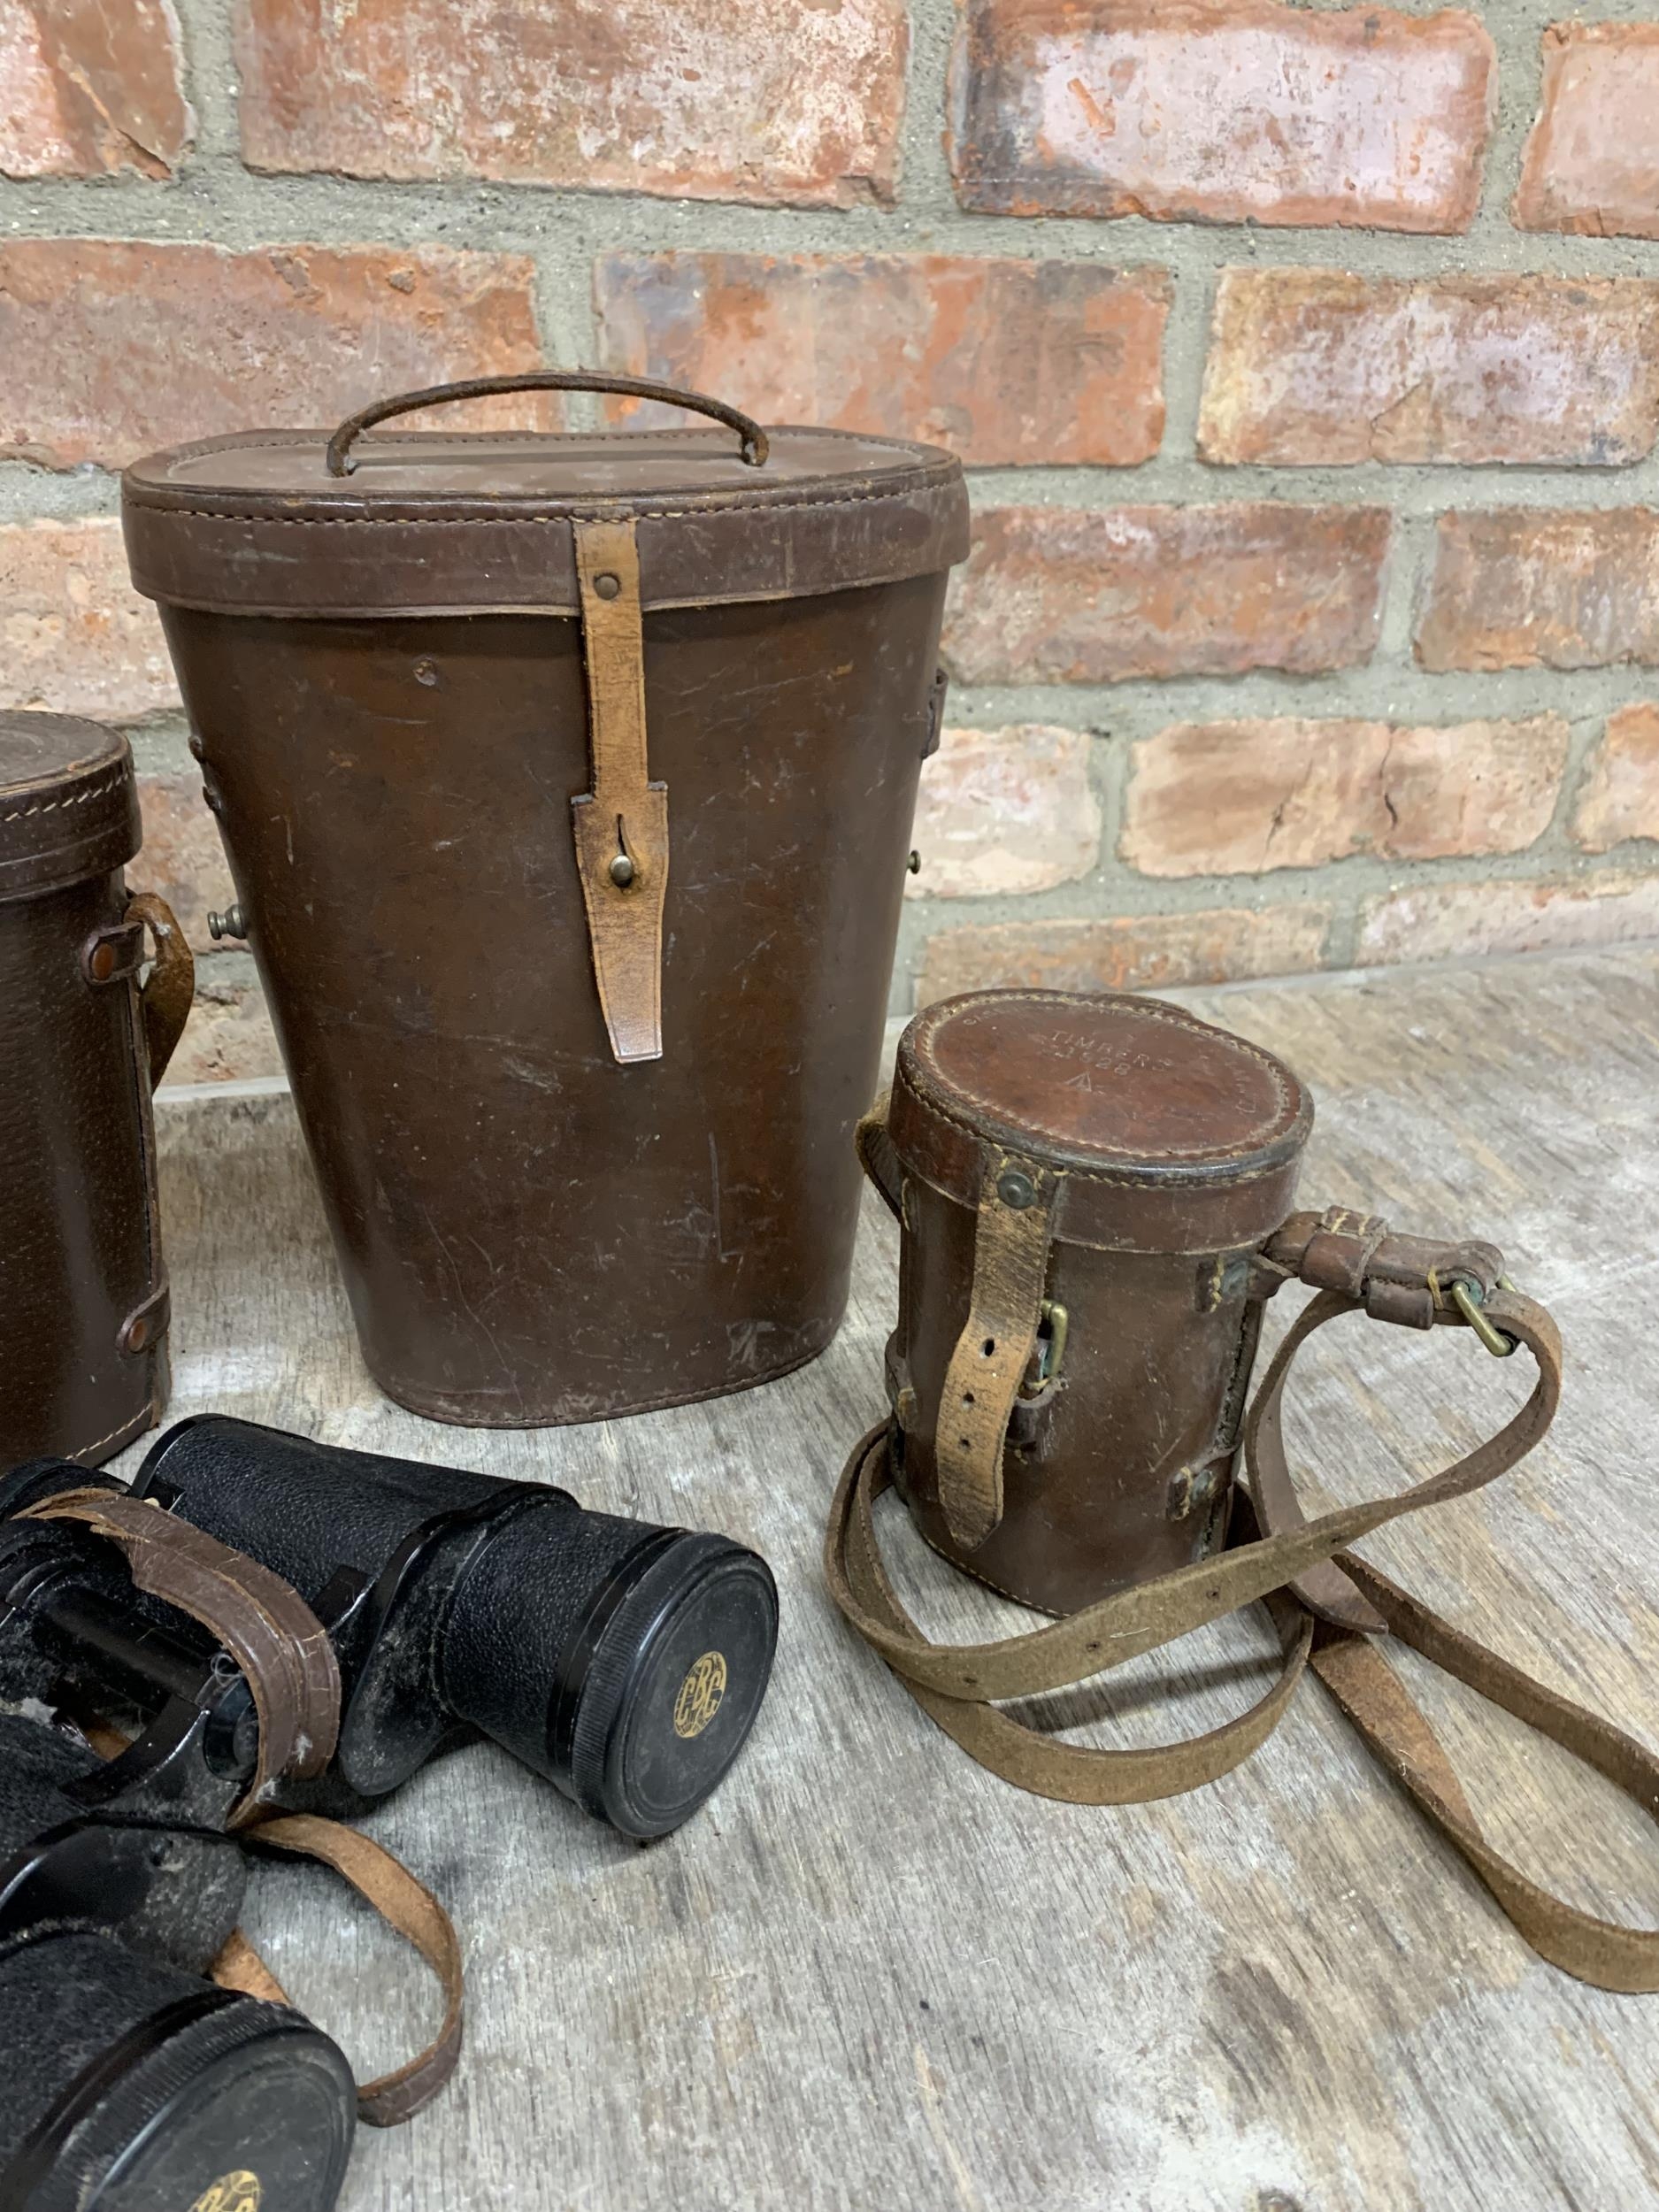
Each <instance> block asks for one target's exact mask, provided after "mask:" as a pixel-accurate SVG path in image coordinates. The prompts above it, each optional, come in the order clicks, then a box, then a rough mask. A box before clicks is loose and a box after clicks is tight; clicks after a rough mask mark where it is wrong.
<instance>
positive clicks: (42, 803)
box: [0, 714, 139, 899]
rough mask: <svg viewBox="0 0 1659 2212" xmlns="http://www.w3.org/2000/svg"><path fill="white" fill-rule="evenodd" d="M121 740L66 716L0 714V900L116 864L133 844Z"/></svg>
mask: <svg viewBox="0 0 1659 2212" xmlns="http://www.w3.org/2000/svg"><path fill="white" fill-rule="evenodd" d="M138 841H139V825H138V796H137V793H136V791H135V790H134V784H133V757H132V754H131V752H130V751H129V749H128V748H127V740H126V739H125V738H124V737H122V736H120V735H119V733H117V732H116V731H114V730H106V729H104V728H101V727H100V726H99V725H98V724H97V723H96V722H83V721H81V719H80V718H79V717H78V716H75V715H67V714H0V899H12V898H19V897H21V896H23V895H25V894H27V893H30V892H36V891H49V890H51V889H54V888H55V887H57V886H58V884H62V883H75V882H78V881H79V880H80V879H81V877H83V876H91V875H105V874H108V873H109V872H111V870H113V869H116V868H123V867H125V866H126V864H127V862H128V861H129V860H130V859H131V858H132V857H133V855H134V853H135V852H136V851H137V850H138Z"/></svg>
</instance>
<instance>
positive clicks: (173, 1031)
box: [127, 891, 196, 1091]
mask: <svg viewBox="0 0 1659 2212" xmlns="http://www.w3.org/2000/svg"><path fill="white" fill-rule="evenodd" d="M127 920H128V921H129V922H142V923H143V924H144V926H146V927H147V928H148V930H149V931H150V938H151V940H152V941H153V942H154V945H155V948H156V958H155V963H154V964H153V966H152V967H151V969H150V973H149V975H148V976H146V978H145V979H144V987H143V989H142V992H141V993H140V994H139V1000H140V1004H141V1006H142V1010H143V1016H144V1046H145V1051H146V1054H147V1056H148V1058H149V1063H150V1089H151V1090H152V1091H153V1090H154V1089H156V1087H157V1085H158V1084H159V1083H160V1081H161V1079H162V1077H163V1075H164V1074H165V1072H166V1067H167V1063H168V1061H169V1060H171V1059H172V1057H173V1049H174V1048H175V1047H176V1046H177V1044H178V1041H179V1039H180V1036H181V1035H182V1034H183V1032H184V1025H185V1023H186V1022H187V1021H188V1019H189V1018H190V1008H191V1006H192V1004H193V1003H194V1002H195V999H196V958H195V956H194V954H193V953H192V952H191V950H190V948H189V945H188V942H187V941H186V939H185V934H184V932H183V931H182V930H181V929H180V926H179V925H178V923H177V922H176V921H175V920H174V919H173V909H172V908H171V907H170V906H169V905H168V904H167V902H166V901H165V899H158V898H157V896H156V895H155V894H154V892H152V891H140V892H139V893H137V894H136V895H135V896H134V897H133V898H130V899H128V901H127Z"/></svg>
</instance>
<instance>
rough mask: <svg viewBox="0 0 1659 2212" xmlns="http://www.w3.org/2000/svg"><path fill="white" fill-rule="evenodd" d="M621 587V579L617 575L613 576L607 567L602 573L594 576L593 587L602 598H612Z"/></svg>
mask: <svg viewBox="0 0 1659 2212" xmlns="http://www.w3.org/2000/svg"><path fill="white" fill-rule="evenodd" d="M621 588H622V579H621V578H620V577H619V576H613V575H612V574H611V572H610V570H609V569H606V571H605V572H604V573H603V575H602V576H595V578H594V589H595V591H596V592H597V593H598V595H599V596H600V597H601V598H602V599H614V598H615V597H616V595H617V594H618V592H619V591H620V590H621Z"/></svg>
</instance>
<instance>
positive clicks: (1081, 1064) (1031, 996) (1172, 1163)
mask: <svg viewBox="0 0 1659 2212" xmlns="http://www.w3.org/2000/svg"><path fill="white" fill-rule="evenodd" d="M1312 1122H1313V1106H1312V1102H1311V1101H1310V1098H1309V1097H1308V1094H1307V1093H1306V1092H1305V1091H1304V1090H1303V1088H1302V1085H1301V1084H1300V1083H1299V1082H1298V1081H1297V1079H1296V1078H1295V1076H1294V1075H1293V1074H1292V1073H1291V1071H1290V1070H1289V1069H1288V1068H1287V1067H1286V1066H1285V1065H1284V1064H1283V1063H1282V1062H1281V1061H1279V1060H1277V1059H1275V1058H1274V1056H1273V1055H1272V1054H1271V1052H1266V1051H1263V1048H1261V1047H1260V1046H1259V1045H1253V1044H1251V1043H1249V1042H1248V1041H1247V1040H1246V1039H1244V1038H1242V1037H1238V1036H1234V1035H1233V1033H1232V1032H1231V1031H1228V1030H1225V1029H1217V1027H1215V1026H1214V1025H1213V1024H1211V1023H1210V1022H1204V1021H1200V1020H1199V1019H1198V1018H1197V1017H1196V1016H1195V1015H1193V1014H1188V1013H1187V1012H1185V1011H1184V1010H1182V1009H1181V1008H1179V1007H1178V1006H1171V1005H1169V1004H1167V1003H1166V1002H1164V1001H1163V1000H1161V999H1152V998H1137V997H1131V996H1128V995H1121V994H1106V993H1102V994H1100V995H1090V994H1086V993H1083V992H1077V991H978V992H972V993H970V994H968V995H965V996H963V997H959V998H951V999H945V1000H942V1001H941V1002H940V1003H939V1004H938V1005H936V1006H932V1007H930V1008H928V1010H926V1012H925V1013H923V1014H920V1015H918V1017H917V1018H916V1019H915V1020H914V1021H913V1022H912V1023H911V1024H910V1027H909V1028H908V1029H907V1030H906V1031H905V1033H904V1035H903V1037H902V1039H901V1040H900V1043H899V1056H898V1064H897V1068H896V1070H895V1082H894V1087H893V1101H892V1106H891V1110H890V1116H889V1124H888V1127H889V1133H890V1135H891V1138H892V1141H893V1143H894V1145H895V1148H896V1149H897V1151H898V1153H899V1156H900V1158H901V1160H902V1162H903V1164H904V1165H905V1166H906V1168H907V1169H909V1170H910V1171H913V1172H915V1173H918V1174H919V1175H921V1176H922V1177H923V1179H925V1180H926V1181H929V1182H931V1183H933V1185H934V1186H935V1187H938V1188H940V1189H942V1190H944V1191H946V1192H947V1193H948V1194H949V1195H951V1196H953V1197H956V1198H958V1199H960V1200H961V1202H963V1203H964V1204H967V1205H977V1204H978V1203H979V1191H980V1186H981V1181H982V1178H983V1176H984V1174H985V1172H986V1169H987V1164H993V1165H995V1164H999V1163H1003V1162H1010V1163H1012V1162H1019V1161H1024V1162H1026V1163H1030V1164H1035V1165H1036V1166H1038V1167H1040V1168H1043V1169H1057V1170H1059V1171H1062V1172H1063V1174H1064V1182H1065V1189H1064V1197H1063V1200H1062V1202H1061V1207H1060V1210H1059V1213H1058V1215H1057V1217H1056V1233H1058V1234H1060V1235H1062V1236H1064V1237H1065V1238H1066V1239H1067V1240H1071V1241H1074V1242H1079V1243H1089V1244H1101V1245H1104V1246H1107V1247H1110V1248H1130V1249H1155V1250H1183V1251H1186V1250H1192V1251H1219V1250H1222V1249H1224V1248H1227V1247H1230V1246H1234V1245H1244V1244H1249V1243H1253V1242H1255V1241H1256V1240H1258V1239H1259V1238H1261V1237H1263V1236H1266V1235H1269V1234H1271V1232H1272V1231H1273V1230H1274V1229H1275V1228H1277V1227H1278V1225H1279V1222H1280V1221H1282V1220H1283V1218H1284V1217H1285V1215H1286V1213H1287V1212H1288V1211H1289V1210H1290V1204H1291V1199H1292V1195H1293V1194H1294V1184H1295V1175H1296V1170H1297V1166H1298V1164H1299V1161H1300V1157H1301V1154H1302V1148H1303V1146H1304V1145H1305V1144H1306V1142H1307V1139H1308V1133H1309V1130H1310V1127H1311V1126H1312Z"/></svg>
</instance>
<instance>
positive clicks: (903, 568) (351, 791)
mask: <svg viewBox="0 0 1659 2212" xmlns="http://www.w3.org/2000/svg"><path fill="white" fill-rule="evenodd" d="M544 386H553V387H559V388H567V387H579V388H583V387H592V388H598V389H603V390H611V391H618V392H623V393H627V394H631V395H634V396H644V397H648V398H652V399H656V400H667V401H669V402H671V403H675V404H678V405H680V406H685V407H688V408H691V409H693V410H695V411H700V412H702V413H703V414H705V415H712V416H714V417H715V418H716V419H717V421H718V424H719V425H720V427H718V428H717V429H713V430H710V429H708V428H706V427H698V428H695V429H691V430H686V429H672V430H666V431H658V430H649V431H640V432H623V433H617V434H607V435H602V436H582V435H569V436H565V435H560V434H550V433H534V432H531V433H526V434H500V433H489V432H468V433H462V434H456V433H454V432H453V431H446V432H432V431H428V430H420V431H416V432H412V433H406V432H404V431H403V429H402V428H401V427H400V428H399V429H398V430H397V431H396V432H395V433H380V434H374V435H365V433H366V432H369V431H372V430H373V427H374V426H375V425H376V424H378V423H380V422H383V421H385V420H387V419H388V418H390V417H392V416H397V415H402V414H405V413H407V412H409V411H411V409H414V408H417V407H419V408H423V409H424V408H427V407H430V406H432V405H434V403H437V402H440V401H449V400H453V399H468V398H472V397H476V396H479V395H480V394H483V393H501V392H503V391H516V390H519V389H522V388H526V387H528V388H540V387H544ZM123 503H124V515H125V521H126V529H127V550H128V554H129V557H130V559H131V563H132V569H133V578H134V583H135V584H136V585H137V587H138V588H139V590H140V591H141V592H145V593H147V594H149V595H150V596H151V597H152V598H154V599H156V600H157V602H158V603H159V605H160V609H161V616H162V621H163V623H164V625H165V630H166V634H167V641H168V643H169V645H170V647H171V649H172V652H173V662H174V664H175V666H176V668H177V670H178V673H179V681H180V688H181V689H182V691H183V694H184V699H185V703H186V706H187V708H188V712H189V717H190V722H191V726H192V731H193V744H194V746H195V749H196V752H197V754H198V757H200V759H201V762H202V767H203V778H204V784H205V786H206V790H207V798H208V803H209V805H210V806H211V808H212V809H213V810H214V812H215V813H216V814H217V816H218V818H219V827H220V829H221V831H222V833H223V834H224V839H225V844H226V849H227V853H228V856H229V859H230V864H231V870H232V873H233V875H234V878H235V882H236V889H237V899H238V907H239V920H240V926H241V928H242V931H243V932H244V933H245V934H246V936H247V939H248V941H249V943H250V946H251V948H252V950H253V953H254V956H255V958H256V959H257V962H258V964H259V969H260V973H261V976H262V978H263V979H264V983H265V992H266V995H267V997H268V1000H269V1002H270V1006H271V1010H272V1015H273V1019H274V1022H275V1025H276V1030H277V1035H278V1039H279V1041H280V1044H281V1047H282V1051H283V1055H284V1057H285V1059H286V1061H287V1063H288V1072H289V1075H290V1077H291V1079H292V1081H293V1087H294V1096H295V1101H296V1105H297V1107H298V1109H299V1114H300V1118H301V1121H302V1123H303V1127H304V1131H305V1134H306V1137H307V1139H308V1141H309V1143H310V1146H311V1154H312V1157H313V1159H314V1161H315V1163H316V1166H317V1171H318V1177H319V1182H320V1184H321V1187H322V1194H323V1201H324V1204H325V1206H326V1210H327V1213H328V1217H329V1222H330V1225H331V1226H332V1228H333V1231H334V1243H335V1247H336V1248H337V1250H338V1253H339V1256H340V1261H341V1266H342V1273H343V1275H344V1278H345V1284H346V1288H347V1290H348V1292H349V1295H350V1299H351V1304H352V1310H353V1313H354V1315H355V1317H356V1320H357V1330H358V1333H359V1335H360V1337H361V1339H362V1343H363V1349H364V1354H365V1358H366V1359H367V1362H368V1364H369V1366H370V1368H371V1370H372V1371H373V1374H374V1376H375V1379H377V1381H379V1382H380V1384H381V1385H382V1386H383V1387H384V1388H385V1389H386V1390H387V1391H388V1393H389V1394H391V1395H392V1396H393V1397H394V1398H396V1399H397V1400H398V1401H399V1402H401V1403H403V1404H404V1405H406V1406H410V1407H412V1408H413V1409H414V1410H415V1411H417V1412H419V1413H424V1414H427V1415H430V1416H433V1417H436V1418H438V1419H440V1420H449V1421H460V1422H468V1423H478V1424H482V1425H512V1426H536V1425H541V1424H543V1423H548V1422H558V1421H584V1420H595V1419H598V1418H600V1417H603V1416H606V1415H610V1414H618V1413H629V1412H637V1411H641V1410H642V1409H646V1408H649V1407H652V1406H661V1405H667V1404H672V1403H675V1402H680V1401H683V1400H687V1399H694V1398H700V1397H709V1396H712V1395H715V1394H718V1393H720V1392H722V1391H727V1390H736V1389H740V1388H741V1387H743V1386H746V1385H748V1384H751V1383H757V1382H762V1381H764V1380H765V1379H767V1378H768V1377H770V1376H773V1375H778V1374H781V1373H783V1372H784V1371H787V1369H789V1368H791V1367H796V1366H799V1365H800V1364H801V1363H803V1361H805V1360H808V1359H810V1358H811V1357H812V1356H814V1355H815V1354H816V1353H818V1352H819V1351H821V1350H822V1349H823V1348H824V1347H825V1345H826V1343H827V1342H828V1341H829V1340H830V1338H831V1336H832V1335H833V1333H834V1331H835V1328H836V1325H837V1324H838V1323H839V1321H840V1319H841V1311H842V1309H843V1307H844V1305H845V1302H846V1297H847V1290H848V1284H849V1276H850V1271H851V1265H852V1246H853V1234H854V1230H855V1227H856V1221H857V1211H858V1171H857V1164H856V1160H855V1158H854V1156H853V1150H852V1144H851V1137H852V1132H853V1129H854V1127H855V1125H856V1122H857V1119H858V1117H859V1115H860V1114H861V1113H862V1112H863V1111H864V1108H865V1107H866V1106H867V1105H868V1103H869V1100H870V1094H871V1091H872V1087H873V1086H874V1084H875V1080H876V1072H877V1067H878V1064H879V1057H880V1051H881V1041H882V1025H883V1018H884V1016H885V1013H886V1002H887V979H888V975H889V973H890V971H891V967H892V959H893V949H894V944H895V938H896V935H897V931H898V919H899V906H900V897H901V894H902V888H903V885H904V879H905V864H906V859H907V856H908V853H909V848H910V824H911V818H912V815H913V812H914V809H915V802H916V789H917V781H918V776H919V774H920V771H921V764H922V761H923V758H924V757H925V756H926V754H927V753H928V752H929V751H930V750H931V749H932V748H933V744H934V742H935V741H936V738H937V733H938V725H939V714H940V707H941V697H942V687H941V682H940V680H939V679H938V674H937V664H936V653H937V649H938V642H939V627H940V617H941V608H942V604H943V600H944V591H945V579H946V575H947V573H948V572H949V568H950V566H951V564H952V563H953V562H956V561H959V560H961V559H962V558H963V557H964V555H965V553H966V551H967V495H966V492H965V490H964V485H963V478H962V471H961V468H960V466H959V465H958V464H957V463H956V461H955V460H954V459H953V458H952V457H951V456H950V455H949V454H947V453H943V452H941V451H938V450H936V449H933V448H931V447H927V446H917V445H909V444H904V443H902V442H897V441H894V440H890V439H883V438H874V437H871V438H865V437H856V436H852V435H849V434H843V433H840V432H835V431H822V430H796V429H785V430H774V431H772V432H766V431H764V430H762V429H761V428H760V426H758V425H757V424H756V423H752V422H750V421H749V420H748V419H747V418H746V417H743V416H741V415H739V414H737V413H736V412H735V411H734V410H733V409H731V408H729V407H726V406H725V405H723V404H722V403H719V402H718V401H710V400H707V399H703V398H701V397H698V396H694V395H691V394H679V393H676V392H674V391H672V390H671V389H667V388H663V387H660V386H655V385H647V384H641V383H637V382H634V381H631V380H626V379H617V378H590V377H586V376H582V375H579V374H574V373H572V374H568V375H566V374H551V373H549V374H547V375H537V376H530V377H520V378H506V379H499V378H498V379H487V380H480V381H479V382H476V383H473V384H470V385H457V386H447V387H444V388H441V389H438V390H434V391H430V392H422V393H417V394H413V395H411V396H409V397H407V398H404V399H399V400H392V401H388V402H385V403H381V404H380V405H378V406H375V407H373V408H370V409H368V410H366V411H365V413H364V414H363V415H361V416H359V417H357V418H355V419H353V420H352V421H351V422H349V423H347V424H344V425H342V426H341V428H340V429H339V430H338V431H337V432H336V433H335V434H334V436H333V437H332V438H330V437H327V436H326V435H325V434H322V433H321V432H303V431H270V432H264V433H256V434H248V435H246V436H242V437H234V438H217V439H213V440H211V441H210V442H207V443H205V444H202V445H195V446H187V447H184V448H182V449H180V450H178V451H176V452H173V453H170V454H164V455H160V456H158V457H155V458H153V459H151V460H149V461H144V462H141V463H139V464H138V465H136V466H134V468H131V469H129V470H128V471H127V477H126V480H125V485H124V491H123Z"/></svg>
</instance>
